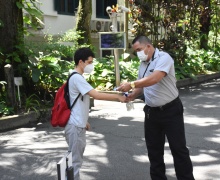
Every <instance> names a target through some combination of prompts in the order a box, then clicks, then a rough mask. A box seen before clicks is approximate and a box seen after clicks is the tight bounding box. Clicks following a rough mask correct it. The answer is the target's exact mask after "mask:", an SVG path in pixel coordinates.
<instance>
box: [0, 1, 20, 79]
mask: <svg viewBox="0 0 220 180" xmlns="http://www.w3.org/2000/svg"><path fill="white" fill-rule="evenodd" d="M16 2H22V0H7V1H6V0H0V9H1V10H0V20H1V24H2V25H1V26H0V52H1V53H2V54H0V64H1V66H0V80H4V65H5V64H6V60H7V59H9V60H10V61H11V64H12V65H13V66H14V67H17V62H16V61H15V58H13V56H12V54H14V53H15V52H16V53H17V55H18V56H19V57H23V56H24V53H23V52H22V51H21V49H22V48H21V47H22V45H23V41H24V37H23V16H22V9H19V8H18V7H17V5H16ZM18 47H20V48H18ZM20 59H22V58H20Z"/></svg>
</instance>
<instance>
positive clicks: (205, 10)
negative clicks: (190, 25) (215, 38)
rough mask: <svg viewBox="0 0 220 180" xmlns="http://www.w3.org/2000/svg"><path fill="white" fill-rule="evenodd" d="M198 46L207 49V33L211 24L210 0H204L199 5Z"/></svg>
mask: <svg viewBox="0 0 220 180" xmlns="http://www.w3.org/2000/svg"><path fill="white" fill-rule="evenodd" d="M199 22H200V48H201V49H202V48H203V49H208V35H209V29H210V26H211V2H210V0H204V1H202V2H201V7H200V16H199Z"/></svg>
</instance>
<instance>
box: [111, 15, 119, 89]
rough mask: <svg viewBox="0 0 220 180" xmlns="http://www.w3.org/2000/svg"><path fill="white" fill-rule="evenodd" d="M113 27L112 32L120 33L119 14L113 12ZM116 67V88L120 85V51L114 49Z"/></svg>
mask: <svg viewBox="0 0 220 180" xmlns="http://www.w3.org/2000/svg"><path fill="white" fill-rule="evenodd" d="M111 17H112V25H113V31H112V32H117V31H118V23H117V13H116V12H113V13H112V16H111ZM114 57H115V61H114V65H115V76H116V77H115V80H116V82H115V84H116V87H118V86H119V85H120V70H119V52H118V49H114Z"/></svg>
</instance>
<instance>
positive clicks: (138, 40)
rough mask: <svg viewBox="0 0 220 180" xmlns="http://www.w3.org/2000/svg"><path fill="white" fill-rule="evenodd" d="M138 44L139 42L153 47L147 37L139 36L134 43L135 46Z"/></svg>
mask: <svg viewBox="0 0 220 180" xmlns="http://www.w3.org/2000/svg"><path fill="white" fill-rule="evenodd" d="M136 42H139V43H140V44H151V45H152V43H151V40H150V39H149V38H148V37H146V36H137V37H136V38H134V40H133V41H132V44H134V43H136Z"/></svg>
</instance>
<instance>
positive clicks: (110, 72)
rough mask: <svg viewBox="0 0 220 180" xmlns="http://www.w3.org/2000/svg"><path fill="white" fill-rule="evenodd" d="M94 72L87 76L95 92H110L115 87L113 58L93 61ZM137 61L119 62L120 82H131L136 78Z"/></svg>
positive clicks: (122, 60) (121, 60)
mask: <svg viewBox="0 0 220 180" xmlns="http://www.w3.org/2000/svg"><path fill="white" fill-rule="evenodd" d="M93 64H94V67H95V69H94V71H93V72H92V74H90V75H87V76H86V78H87V80H88V82H89V83H90V84H91V85H92V86H93V87H94V88H96V89H97V90H112V89H113V88H114V87H115V86H116V83H115V81H116V80H115V69H114V67H115V66H114V57H113V56H109V57H106V58H102V59H101V58H100V59H95V60H94V61H93ZM138 66H139V60H137V59H133V60H130V61H127V62H125V61H124V59H122V58H121V59H120V60H119V68H120V79H121V81H132V80H135V79H136V78H137V71H138Z"/></svg>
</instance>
